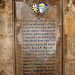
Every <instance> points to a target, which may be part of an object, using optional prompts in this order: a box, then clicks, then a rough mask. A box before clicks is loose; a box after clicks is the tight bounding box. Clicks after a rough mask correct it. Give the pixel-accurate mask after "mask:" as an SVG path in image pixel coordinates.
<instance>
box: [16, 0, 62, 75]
mask: <svg viewBox="0 0 75 75" xmlns="http://www.w3.org/2000/svg"><path fill="white" fill-rule="evenodd" d="M15 3H16V18H15V20H16V23H15V32H16V33H15V34H16V35H15V36H16V39H15V41H16V44H15V47H16V75H62V16H61V15H62V0H57V1H56V0H24V1H15ZM58 46H59V47H58Z"/></svg>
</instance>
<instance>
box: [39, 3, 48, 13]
mask: <svg viewBox="0 0 75 75" xmlns="http://www.w3.org/2000/svg"><path fill="white" fill-rule="evenodd" d="M46 7H47V4H45V3H42V2H39V11H40V13H43V12H44V11H45V9H46Z"/></svg>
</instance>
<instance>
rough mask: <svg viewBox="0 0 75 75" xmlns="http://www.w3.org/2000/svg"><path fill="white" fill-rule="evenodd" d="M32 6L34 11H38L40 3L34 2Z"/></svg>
mask: <svg viewBox="0 0 75 75" xmlns="http://www.w3.org/2000/svg"><path fill="white" fill-rule="evenodd" d="M31 8H32V10H33V11H34V12H37V11H38V3H34V4H32V5H31Z"/></svg>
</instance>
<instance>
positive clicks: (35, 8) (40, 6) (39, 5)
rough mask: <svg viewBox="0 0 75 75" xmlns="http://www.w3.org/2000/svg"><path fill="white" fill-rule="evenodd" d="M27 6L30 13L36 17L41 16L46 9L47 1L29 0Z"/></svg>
mask: <svg viewBox="0 0 75 75" xmlns="http://www.w3.org/2000/svg"><path fill="white" fill-rule="evenodd" d="M29 6H30V7H29V8H30V10H31V12H32V14H34V15H36V16H37V17H42V16H43V15H45V14H46V13H47V11H48V3H47V1H46V2H40V1H38V2H30V4H29Z"/></svg>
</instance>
